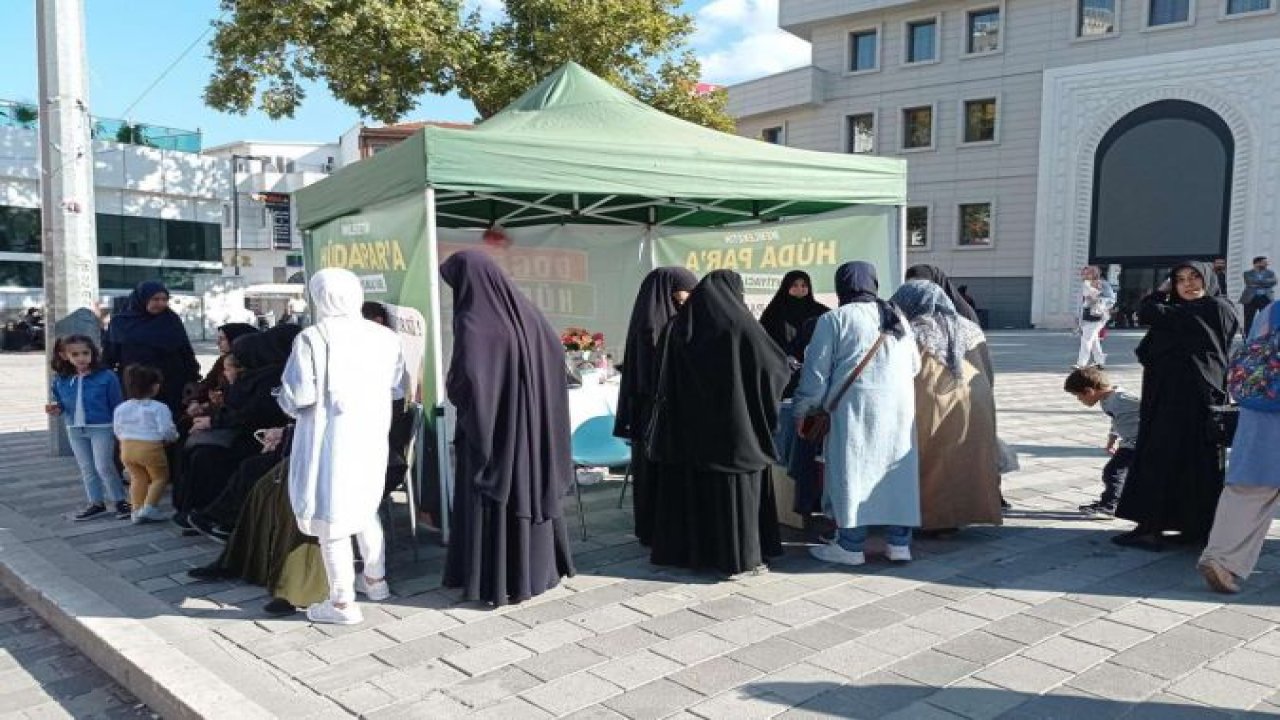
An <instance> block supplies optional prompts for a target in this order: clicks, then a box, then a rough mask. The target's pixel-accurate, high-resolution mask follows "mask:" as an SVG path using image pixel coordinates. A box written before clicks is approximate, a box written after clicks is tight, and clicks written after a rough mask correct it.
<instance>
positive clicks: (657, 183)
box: [294, 63, 906, 507]
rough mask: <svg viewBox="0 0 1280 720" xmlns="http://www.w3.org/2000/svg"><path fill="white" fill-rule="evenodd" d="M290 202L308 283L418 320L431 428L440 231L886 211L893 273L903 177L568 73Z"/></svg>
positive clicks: (898, 165)
mask: <svg viewBox="0 0 1280 720" xmlns="http://www.w3.org/2000/svg"><path fill="white" fill-rule="evenodd" d="M294 200H295V206H296V213H297V222H298V224H299V226H300V227H301V228H302V229H303V231H304V233H305V234H306V237H307V241H306V246H305V258H306V266H307V269H308V271H314V270H315V269H317V268H320V267H328V266H335V265H336V266H343V267H349V268H352V269H353V270H355V271H357V273H358V274H360V275H361V276H362V279H363V280H364V281H365V286H366V289H367V290H370V291H372V292H373V293H374V294H376V293H378V292H381V293H382V294H383V296H384V297H386V298H387V299H388V300H389V301H391V302H395V303H398V304H400V305H404V306H410V307H413V308H416V309H417V310H418V311H420V312H421V313H422V316H421V319H422V320H423V323H422V324H423V325H424V327H423V328H421V332H422V334H423V336H424V337H423V340H424V341H425V345H426V347H425V352H424V366H425V370H424V376H423V382H422V395H423V401H424V404H426V405H431V406H435V407H436V408H437V416H439V413H440V412H442V411H441V410H440V407H442V406H441V405H440V404H439V403H438V402H437V401H438V400H439V399H440V398H438V396H437V393H440V392H442V389H443V358H442V341H441V323H440V307H441V303H440V288H439V274H438V273H437V272H436V268H437V267H438V265H439V252H438V245H439V234H438V232H439V230H440V229H441V228H486V227H495V226H500V227H503V228H522V227H531V226H547V225H611V226H618V227H625V226H629V227H635V228H642V229H646V230H647V231H650V232H655V233H656V232H659V231H661V230H663V229H672V228H690V229H697V228H718V227H725V226H731V225H743V224H752V223H761V222H766V221H772V220H778V219H783V218H796V217H804V216H812V215H818V214H821V213H828V212H831V211H835V210H840V209H842V208H852V207H855V206H879V207H881V208H882V209H883V211H884V212H885V213H887V214H891V215H892V217H893V218H894V221H893V222H889V223H886V224H884V226H885V227H887V228H889V230H888V231H887V234H888V235H889V237H886V238H884V240H885V242H887V243H892V244H893V246H894V247H895V248H897V250H896V252H897V253H898V255H897V256H896V257H895V262H899V263H900V262H901V255H900V253H901V240H900V238H901V237H902V222H903V221H904V217H903V212H902V206H903V205H904V203H905V201H906V164H905V162H904V161H902V160H897V159H889V158H878V157H868V156H865V155H846V154H836V153H822V152H813V151H808V150H798V149H794V148H788V147H782V146H778V145H773V144H769V143H764V142H760V141H758V140H752V139H749V138H744V137H739V136H735V135H729V134H726V133H722V132H719V131H715V130H710V129H707V128H704V127H701V126H698V125H694V124H692V123H688V122H685V121H683V120H679V119H676V118H673V117H670V116H668V115H666V114H664V113H662V112H660V111H658V110H655V109H653V108H651V107H649V106H647V105H645V104H644V103H642V102H640V101H638V100H636V99H635V98H633V97H631V96H630V95H628V94H627V93H625V92H623V91H621V90H619V89H617V88H615V87H613V86H612V85H610V84H609V83H607V82H605V81H604V80H602V79H600V78H598V77H596V76H595V75H592V74H591V73H589V72H587V71H586V70H585V69H583V68H582V67H581V66H579V65H577V64H575V63H569V64H567V65H564V66H563V67H561V68H560V69H559V70H557V71H556V72H555V73H553V74H552V75H550V76H549V77H547V78H546V79H545V80H543V81H542V82H541V83H539V84H538V85H537V86H535V87H534V88H532V89H531V90H529V91H528V92H526V93H525V94H524V95H523V96H521V97H520V98H519V99H518V100H516V101H515V102H514V103H512V104H511V105H510V106H508V107H507V108H506V109H504V110H503V111H502V112H500V113H498V114H497V115H495V116H493V117H491V118H489V119H488V120H486V121H484V122H483V123H481V124H480V125H479V126H477V127H476V128H475V129H472V130H461V129H450V128H439V127H426V128H424V129H423V130H421V131H419V132H418V133H416V134H415V135H413V136H412V137H410V138H408V139H406V140H405V141H403V142H401V143H400V144H398V145H396V146H395V147H392V148H389V149H387V150H385V151H383V152H380V153H378V154H376V155H374V156H373V157H370V158H368V159H366V160H363V161H361V162H358V163H355V164H353V165H350V166H347V167H344V168H342V169H340V170H339V171H338V172H336V173H334V174H333V175H332V176H330V177H329V178H326V179H325V180H322V181H320V182H318V183H315V184H313V185H310V186H308V187H306V188H303V189H301V190H299V191H298V192H296V193H295V195H294ZM402 332H403V331H402ZM442 435H443V433H437V436H438V437H437V447H438V448H443V447H444V445H443V442H444V441H443V438H442V437H440V436H442ZM439 457H444V455H443V454H441V455H439ZM442 485H443V483H442ZM446 500H447V499H446ZM442 505H444V506H446V507H447V502H444V503H442Z"/></svg>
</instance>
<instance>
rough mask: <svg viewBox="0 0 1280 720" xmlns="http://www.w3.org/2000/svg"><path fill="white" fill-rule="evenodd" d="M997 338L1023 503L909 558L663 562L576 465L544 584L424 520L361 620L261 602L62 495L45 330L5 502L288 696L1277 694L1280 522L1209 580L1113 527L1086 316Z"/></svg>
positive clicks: (1107, 705) (1049, 710)
mask: <svg viewBox="0 0 1280 720" xmlns="http://www.w3.org/2000/svg"><path fill="white" fill-rule="evenodd" d="M1136 341H1137V336H1136V335H1131V334H1123V335H1113V336H1112V337H1111V338H1110V339H1108V341H1107V345H1108V348H1107V349H1108V351H1109V352H1111V353H1112V358H1113V365H1112V368H1111V371H1112V373H1113V375H1115V376H1117V377H1118V378H1119V379H1120V380H1122V381H1123V382H1124V384H1126V385H1127V386H1129V387H1130V388H1131V389H1137V385H1138V380H1139V374H1138V368H1137V366H1136V365H1135V364H1134V362H1133V361H1132V359H1131V358H1132V356H1133V355H1132V349H1133V347H1134V345H1135V344H1136ZM991 345H992V349H993V351H994V354H995V358H996V363H997V368H998V372H999V375H998V377H997V382H996V391H997V395H998V404H999V407H1000V432H1001V435H1002V437H1004V439H1006V440H1007V441H1008V442H1010V443H1011V444H1013V445H1014V446H1015V448H1016V449H1017V450H1018V451H1019V453H1020V456H1021V461H1022V471H1021V472H1019V473H1016V474H1013V475H1009V476H1007V477H1006V478H1005V495H1006V496H1007V497H1008V498H1009V499H1010V500H1011V501H1012V502H1013V504H1014V510H1013V511H1012V512H1010V513H1009V514H1008V516H1007V517H1006V524H1005V525H1004V526H1003V527H999V528H970V529H968V530H966V531H964V532H962V533H960V534H959V535H957V536H955V537H954V538H951V539H947V540H920V541H918V542H917V543H916V546H915V548H914V550H915V555H916V558H917V559H916V561H915V562H913V563H911V564H910V565H906V566H901V567H891V566H890V565H888V564H887V563H885V562H884V561H883V560H882V558H873V559H872V560H871V562H869V564H868V565H867V566H865V567H864V568H859V569H851V568H839V567H833V566H829V565H824V564H822V563H819V562H817V561H816V560H813V559H811V558H810V557H809V555H808V553H807V552H806V550H805V547H804V545H803V543H802V542H799V541H798V538H795V537H793V538H792V542H790V543H789V547H788V551H787V554H786V556H785V557H783V558H781V559H779V560H778V561H777V562H775V563H773V566H772V570H771V572H768V573H766V574H761V575H753V576H746V577H740V578H736V579H734V580H732V581H722V580H719V579H718V578H715V577H710V576H707V575H699V574H694V573H688V572H682V571H673V570H670V569H662V568H656V567H653V566H651V565H650V564H649V563H648V561H647V556H646V552H645V551H644V550H643V549H642V548H641V547H639V546H638V545H637V544H636V542H635V540H634V538H633V537H632V536H631V534H630V527H631V523H630V517H629V513H628V512H627V511H625V510H617V509H616V502H617V492H618V488H619V486H618V484H617V483H616V482H611V483H602V484H599V485H595V486H589V487H586V488H584V495H585V497H586V500H587V504H588V507H589V526H590V537H589V539H588V540H586V541H580V540H577V539H576V538H575V559H576V561H577V564H578V568H579V571H580V574H579V575H578V576H577V577H575V578H572V579H570V580H567V581H565V582H564V583H563V585H562V586H561V587H560V588H557V589H555V590H553V591H552V592H549V593H547V594H546V595H544V596H542V597H540V598H536V599H535V600H534V601H532V602H529V603H525V604H523V605H519V606H514V607H508V608H502V609H500V610H489V609H485V608H482V607H479V606H476V605H473V604H463V603H458V602H457V601H456V594H455V593H453V592H449V591H445V590H442V589H441V588H439V577H440V569H441V566H442V563H443V551H442V549H441V548H439V547H438V546H436V545H434V544H432V543H431V542H430V541H427V540H424V542H423V545H422V546H421V548H420V558H419V559H418V560H417V561H414V560H413V559H412V557H411V555H410V553H409V552H408V550H407V548H405V547H403V545H402V546H401V547H400V548H398V549H397V550H396V551H395V552H393V554H392V558H393V564H392V568H391V571H390V578H391V581H392V587H393V590H394V591H395V596H394V597H393V598H392V599H391V600H389V601H387V602H384V603H381V604H365V605H364V610H365V617H366V621H365V623H364V624H362V625H359V626H356V627H332V626H313V625H310V624H309V623H307V622H306V621H305V619H303V618H302V617H301V616H298V617H296V618H290V619H284V620H279V619H269V618H266V617H265V616H263V614H262V613H261V611H260V609H259V608H260V607H261V605H262V603H263V602H264V601H265V600H266V599H267V598H266V597H265V595H264V591H262V590H261V589H260V588H256V587H251V586H246V585H243V584H239V583H231V582H219V583H192V582H191V580H190V579H189V578H188V577H187V576H186V574H185V572H186V570H187V569H189V568H191V567H193V566H196V565H200V564H203V563H206V562H208V561H209V560H210V559H212V558H213V557H214V556H215V554H216V553H217V546H215V545H214V544H213V543H212V542H211V541H208V540H206V539H203V538H198V537H197V538H183V537H180V536H179V535H178V533H177V531H176V529H174V528H171V527H169V526H149V527H144V528H137V527H131V526H129V525H128V524H127V523H123V522H117V521H110V520H103V521H99V522H90V523H80V524H73V523H71V522H69V521H67V520H66V518H67V516H68V515H69V513H71V512H72V511H73V510H74V509H76V508H77V507H78V506H80V505H81V504H82V502H83V498H82V497H81V493H80V491H79V484H78V481H77V480H76V476H75V473H74V469H73V465H72V464H71V463H70V461H69V460H62V459H58V460H50V459H49V458H48V457H46V456H45V454H44V453H43V449H44V443H45V437H44V435H43V427H44V426H43V417H42V416H40V415H39V407H40V404H41V402H42V392H41V391H40V385H41V383H40V382H39V378H40V377H41V376H40V370H39V362H40V359H39V358H34V357H32V356H0V395H2V396H3V397H5V398H6V402H5V403H4V407H3V408H0V427H3V428H4V429H5V430H7V432H6V433H5V434H3V435H0V453H3V457H5V458H6V461H5V462H4V463H3V467H2V468H0V503H3V504H4V505H7V506H8V507H10V508H13V509H15V510H17V511H20V512H21V513H22V514H23V515H24V516H26V517H27V518H30V519H32V520H34V521H37V522H39V523H41V524H42V525H43V526H46V527H49V528H54V529H55V532H56V533H57V535H58V536H59V537H61V538H62V539H63V540H65V541H66V542H67V543H69V544H70V545H71V547H73V548H74V549H75V550H77V551H78V552H80V553H82V554H84V555H86V556H88V557H89V558H91V559H92V560H93V561H95V562H96V563H98V564H99V565H101V566H102V567H103V568H105V569H106V570H108V571H110V572H114V573H117V574H119V575H120V576H122V577H124V578H125V579H127V580H128V581H130V582H131V583H133V584H134V585H135V586H136V587H137V588H140V589H142V590H145V591H146V592H148V593H150V594H151V595H153V596H154V597H155V598H158V599H160V600H162V601H164V602H165V603H167V604H168V607H169V608H171V610H172V614H173V616H175V617H177V618H181V619H182V622H183V623H184V624H185V626H186V627H189V628H193V629H194V630H195V631H198V632H199V633H203V636H204V637H207V638H210V639H212V641H213V642H214V643H215V644H216V646H217V647H218V648H220V649H221V650H222V652H223V653H224V654H225V655H226V657H227V658H229V659H230V660H231V661H232V662H235V663H236V664H239V665H241V666H244V667H250V668H253V669H254V670H255V671H257V672H260V673H261V674H262V675H263V677H269V678H271V679H273V680H274V681H275V682H276V683H278V684H280V685H281V686H288V687H290V688H292V689H293V692H296V693H297V697H299V698H304V699H305V698H311V699H315V700H317V701H322V704H320V705H314V704H313V705H307V704H306V703H299V704H298V709H297V710H296V711H294V712H293V713H290V712H289V709H288V708H285V709H279V710H277V711H276V712H278V714H280V715H281V716H288V715H290V714H292V715H293V716H297V717H303V716H306V717H320V716H329V715H333V716H339V715H345V714H351V715H360V716H363V717H368V718H374V719H378V720H381V719H384V718H387V719H389V718H437V719H444V718H455V717H477V718H520V719H524V718H529V719H537V718H550V717H570V718H575V719H578V720H586V719H599V720H604V719H607V718H612V719H617V718H630V719H632V720H641V719H644V718H666V717H672V718H681V719H682V720H683V719H693V718H702V719H703V720H719V719H720V718H726V719H732V720H748V719H750V718H769V717H782V718H881V717H884V718H912V719H925V720H928V719H932V718H947V719H950V720H954V719H955V718H973V719H978V718H996V717H1000V718H1011V719H1012V718H1049V717H1089V718H1112V717H1127V718H1147V717H1151V718H1179V717H1187V718H1218V717H1237V716H1248V717H1268V716H1274V715H1278V714H1280V693H1278V692H1277V687H1278V686H1280V545H1278V544H1277V542H1276V541H1275V540H1274V539H1273V540H1271V541H1270V542H1269V544H1268V546H1267V548H1266V551H1265V552H1264V555H1263V557H1262V561H1261V563H1260V565H1259V572H1258V573H1257V574H1256V575H1255V576H1254V577H1253V578H1251V579H1250V580H1249V581H1248V583H1247V584H1246V586H1245V587H1246V590H1245V592H1243V593H1242V594H1240V595H1238V596H1233V597H1224V596H1218V595H1213V594H1210V593H1209V592H1207V591H1206V590H1205V589H1204V587H1203V584H1202V580H1201V579H1200V577H1199V576H1198V575H1197V574H1196V572H1195V571H1194V562H1195V554H1194V552H1192V551H1190V550H1183V551H1172V552H1166V553H1163V554H1152V553H1146V552H1141V551H1136V550H1123V549H1120V548H1117V547H1116V546H1114V545H1112V544H1111V543H1110V542H1108V538H1109V537H1110V535H1112V534H1113V533H1114V532H1115V531H1116V530H1117V529H1120V528H1123V527H1126V526H1127V524H1126V523H1122V522H1102V521H1091V520H1084V519H1082V518H1081V517H1080V516H1079V514H1078V513H1076V512H1075V507H1076V506H1077V505H1079V504H1082V503H1085V502H1089V501H1091V500H1093V499H1096V497H1097V494H1098V492H1099V489H1100V481H1099V479H1098V477H1099V471H1100V468H1101V466H1102V464H1103V463H1104V461H1105V454H1104V453H1103V452H1102V450H1101V444H1102V443H1103V441H1104V440H1105V435H1106V428H1107V422H1106V418H1105V416H1103V415H1102V414H1101V413H1100V412H1099V411H1097V410H1088V409H1085V408H1083V407H1081V406H1080V405H1079V404H1078V403H1076V402H1075V400H1074V399H1073V398H1071V397H1070V396H1068V395H1066V394H1065V393H1063V392H1062V390H1061V383H1062V379H1063V376H1064V375H1065V368H1066V366H1067V364H1068V363H1070V362H1071V359H1072V358H1073V357H1074V354H1075V350H1074V347H1075V340H1074V338H1072V337H1069V336H1066V335H1061V334H1051V333H1031V332H1010V333H994V334H993V335H992V338H991ZM15 397H16V398H19V399H20V401H21V402H20V403H18V405H15V404H13V403H11V402H10V401H9V399H10V398H15ZM397 510H398V516H399V517H400V518H401V519H402V520H403V515H404V510H403V508H402V507H400V508H397ZM575 521H576V518H575ZM575 536H576V533H575ZM1272 536H1273V538H1275V537H1280V532H1278V530H1277V527H1276V526H1273V531H1272ZM399 539H400V541H401V543H404V541H405V535H404V533H403V532H402V533H400V534H399ZM3 612H6V611H5V610H0V613H3ZM101 692H107V691H105V690H104V691H101ZM246 692H248V693H249V694H250V696H252V693H251V692H249V691H246ZM0 707H4V705H3V704H0ZM317 708H319V709H317Z"/></svg>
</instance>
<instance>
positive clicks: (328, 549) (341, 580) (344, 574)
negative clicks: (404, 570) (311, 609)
mask: <svg viewBox="0 0 1280 720" xmlns="http://www.w3.org/2000/svg"><path fill="white" fill-rule="evenodd" d="M352 537H354V538H355V541H356V542H357V543H358V544H359V545H360V557H362V558H364V576H365V577H367V578H373V579H375V580H376V579H381V578H382V577H384V576H385V575H386V574H387V558H386V547H385V543H384V540H383V535H382V521H381V520H379V519H378V515H377V513H374V516H373V521H372V522H370V523H369V524H368V525H366V526H365V529H364V530H362V531H360V532H358V533H356V534H355V535H354V536H352V535H343V536H341V537H328V536H327V535H321V536H320V537H319V538H317V539H318V540H319V542H320V557H321V558H322V559H323V560H324V572H325V575H327V576H328V578H329V600H330V602H332V603H334V604H335V605H343V604H346V603H350V602H355V599H356V556H355V552H354V551H353V550H352V549H351V539H352Z"/></svg>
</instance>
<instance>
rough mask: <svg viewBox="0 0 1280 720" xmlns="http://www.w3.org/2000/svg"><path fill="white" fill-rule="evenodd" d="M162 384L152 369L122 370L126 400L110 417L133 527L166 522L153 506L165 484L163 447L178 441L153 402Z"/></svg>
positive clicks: (166, 416)
mask: <svg viewBox="0 0 1280 720" xmlns="http://www.w3.org/2000/svg"><path fill="white" fill-rule="evenodd" d="M162 382H163V377H162V376H161V374H160V371H159V370H156V369H155V368H151V367H147V366H145V365H130V366H129V367H127V368H125V371H124V389H125V394H126V396H128V398H129V399H128V400H126V401H125V402H123V403H121V404H120V406H119V407H117V408H116V412H115V417H114V423H113V425H114V426H115V432H116V437H117V438H119V440H120V460H121V462H123V463H124V466H125V467H126V468H128V469H129V478H130V482H129V495H130V497H131V499H132V500H133V508H134V510H133V522H134V523H135V524H139V523H146V522H161V521H163V520H166V519H167V517H166V516H165V514H164V513H163V512H161V511H160V508H158V507H157V505H158V504H159V502H160V498H161V496H162V495H163V494H164V490H165V486H167V485H168V484H169V459H168V457H167V456H166V455H165V445H167V444H168V443H171V442H173V441H174V440H177V439H178V428H176V427H175V426H174V424H173V415H172V414H171V413H170V412H169V408H168V406H166V405H165V404H164V403H162V402H159V401H157V400H156V399H155V397H156V395H157V394H159V392H160V385H161V383H162Z"/></svg>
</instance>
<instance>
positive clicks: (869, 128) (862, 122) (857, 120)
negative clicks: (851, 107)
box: [845, 113, 876, 154]
mask: <svg viewBox="0 0 1280 720" xmlns="http://www.w3.org/2000/svg"><path fill="white" fill-rule="evenodd" d="M875 151H876V116H875V113H861V114H859V115H847V116H845V152H849V153H855V154H865V153H873V152H875Z"/></svg>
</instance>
